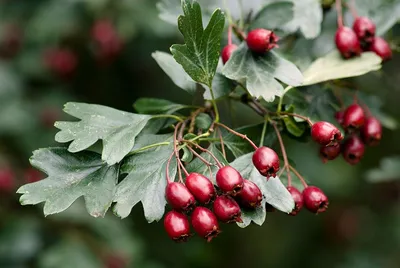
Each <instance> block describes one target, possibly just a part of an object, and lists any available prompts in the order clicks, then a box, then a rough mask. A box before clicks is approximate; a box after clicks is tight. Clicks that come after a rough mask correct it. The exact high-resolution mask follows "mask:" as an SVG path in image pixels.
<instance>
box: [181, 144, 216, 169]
mask: <svg viewBox="0 0 400 268" xmlns="http://www.w3.org/2000/svg"><path fill="white" fill-rule="evenodd" d="M182 141H183V142H186V143H190V144H192V145H194V146H195V147H196V148H198V149H199V150H201V151H203V152H206V153H208V154H209V155H210V156H211V157H212V158H213V159H214V161H215V163H217V166H218V167H219V168H222V167H223V165H222V164H221V162H220V161H219V160H218V158H217V157H216V156H215V155H214V154H213V153H212V152H210V151H209V150H207V149H205V148H203V147H201V146H200V145H198V144H197V143H194V142H192V141H190V140H182Z"/></svg>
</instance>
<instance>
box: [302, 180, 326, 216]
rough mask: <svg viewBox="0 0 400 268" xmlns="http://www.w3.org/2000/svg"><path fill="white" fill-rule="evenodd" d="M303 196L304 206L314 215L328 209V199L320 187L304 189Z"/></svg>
mask: <svg viewBox="0 0 400 268" xmlns="http://www.w3.org/2000/svg"><path fill="white" fill-rule="evenodd" d="M302 196H303V202H304V206H305V207H306V208H307V209H308V210H309V211H311V212H313V213H317V214H318V213H321V212H325V211H326V209H327V208H328V205H329V201H328V197H327V196H326V195H325V194H324V192H322V190H321V189H319V188H318V187H315V186H308V187H306V188H304V190H303V193H302Z"/></svg>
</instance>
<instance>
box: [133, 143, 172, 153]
mask: <svg viewBox="0 0 400 268" xmlns="http://www.w3.org/2000/svg"><path fill="white" fill-rule="evenodd" d="M170 143H171V142H169V141H163V142H158V143H153V144H150V145H146V146H143V147H142V148H139V149H137V150H134V151H130V152H129V153H128V154H127V155H126V156H130V155H133V154H136V153H140V152H143V151H146V150H148V149H151V148H154V147H158V146H163V145H170Z"/></svg>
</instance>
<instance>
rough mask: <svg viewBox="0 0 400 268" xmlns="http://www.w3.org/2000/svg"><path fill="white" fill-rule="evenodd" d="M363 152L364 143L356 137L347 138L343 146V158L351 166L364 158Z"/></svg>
mask: <svg viewBox="0 0 400 268" xmlns="http://www.w3.org/2000/svg"><path fill="white" fill-rule="evenodd" d="M364 151H365V146H364V143H363V142H362V140H361V139H360V138H359V137H358V136H356V135H353V136H351V137H350V138H348V139H347V140H346V141H345V143H344V144H343V157H344V159H345V160H346V161H347V162H348V163H349V164H351V165H355V164H357V163H358V162H360V160H361V158H362V157H363V156H364Z"/></svg>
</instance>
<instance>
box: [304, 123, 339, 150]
mask: <svg viewBox="0 0 400 268" xmlns="http://www.w3.org/2000/svg"><path fill="white" fill-rule="evenodd" d="M311 137H312V138H313V140H314V141H316V142H318V143H319V144H321V145H323V146H328V145H333V144H336V143H338V142H339V141H341V140H343V135H342V133H341V132H340V130H339V129H338V128H337V127H335V126H334V125H333V124H331V123H329V122H325V121H319V122H316V123H314V124H313V125H312V127H311Z"/></svg>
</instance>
